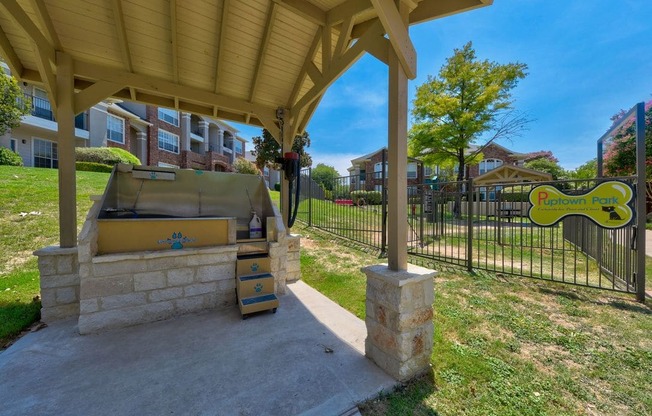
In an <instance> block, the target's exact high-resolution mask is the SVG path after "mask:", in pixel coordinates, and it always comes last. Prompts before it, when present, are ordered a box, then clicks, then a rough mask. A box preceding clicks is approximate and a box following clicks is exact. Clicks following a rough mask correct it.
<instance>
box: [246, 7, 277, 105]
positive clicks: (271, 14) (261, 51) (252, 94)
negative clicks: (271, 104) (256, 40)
mask: <svg viewBox="0 0 652 416" xmlns="http://www.w3.org/2000/svg"><path fill="white" fill-rule="evenodd" d="M276 11H277V7H276V3H274V2H272V3H270V4H269V9H268V10H267V21H266V22H265V32H264V34H263V39H262V40H261V41H260V46H259V47H258V58H257V59H256V68H255V69H254V77H253V79H252V81H251V89H250V91H249V101H252V102H253V101H254V99H255V98H256V92H257V91H256V90H257V89H258V82H259V81H260V74H261V72H262V68H263V67H264V64H265V55H266V54H267V46H268V45H269V39H270V38H271V37H272V29H273V28H274V21H275V19H276Z"/></svg>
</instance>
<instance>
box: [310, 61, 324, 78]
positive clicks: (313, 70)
mask: <svg viewBox="0 0 652 416" xmlns="http://www.w3.org/2000/svg"><path fill="white" fill-rule="evenodd" d="M306 73H307V74H308V76H309V77H310V79H311V80H312V82H313V83H317V82H320V81H321V80H322V79H323V78H324V76H323V75H322V73H321V71H320V70H319V68H317V65H315V63H314V62H312V61H310V62H308V66H306Z"/></svg>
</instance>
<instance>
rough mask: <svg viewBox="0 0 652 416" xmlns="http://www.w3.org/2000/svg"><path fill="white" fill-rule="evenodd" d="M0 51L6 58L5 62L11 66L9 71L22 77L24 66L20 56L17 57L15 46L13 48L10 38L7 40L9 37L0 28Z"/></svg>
mask: <svg viewBox="0 0 652 416" xmlns="http://www.w3.org/2000/svg"><path fill="white" fill-rule="evenodd" d="M0 51H1V52H2V56H3V57H4V58H5V62H7V65H9V69H11V73H12V74H14V75H15V76H18V77H20V76H22V74H23V64H22V62H20V59H19V58H18V55H16V51H15V50H14V48H13V46H11V43H10V42H9V38H7V35H6V34H5V32H4V30H2V28H0Z"/></svg>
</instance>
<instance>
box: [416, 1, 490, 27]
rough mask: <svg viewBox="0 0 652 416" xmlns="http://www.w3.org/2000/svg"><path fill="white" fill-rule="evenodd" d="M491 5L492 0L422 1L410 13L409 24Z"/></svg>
mask: <svg viewBox="0 0 652 416" xmlns="http://www.w3.org/2000/svg"><path fill="white" fill-rule="evenodd" d="M492 4H493V0H422V1H421V2H419V5H418V6H417V7H416V8H415V9H414V10H412V12H410V24H416V23H422V22H426V21H428V20H432V19H440V18H442V17H446V16H450V15H453V14H457V13H462V12H466V11H469V10H473V9H478V8H480V7H487V6H491V5H492Z"/></svg>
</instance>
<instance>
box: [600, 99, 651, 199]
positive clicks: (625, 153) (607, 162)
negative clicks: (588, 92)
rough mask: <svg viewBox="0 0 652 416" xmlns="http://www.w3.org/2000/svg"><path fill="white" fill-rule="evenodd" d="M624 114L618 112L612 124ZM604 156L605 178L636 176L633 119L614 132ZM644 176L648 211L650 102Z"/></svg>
mask: <svg viewBox="0 0 652 416" xmlns="http://www.w3.org/2000/svg"><path fill="white" fill-rule="evenodd" d="M624 114H625V112H624V111H622V110H621V111H620V112H619V113H617V114H616V115H614V116H613V117H612V120H614V123H617V122H619V121H620V118H621V117H622V116H623V115H624ZM605 148H606V152H605V154H604V159H603V160H604V164H603V166H604V174H605V176H630V175H636V123H634V120H633V118H632V119H630V120H627V121H626V122H625V124H623V126H622V127H621V128H620V129H619V130H617V131H616V133H615V134H614V136H613V138H612V139H611V140H610V141H609V142H608V143H606V146H605ZM645 176H646V178H647V186H646V189H645V193H646V200H647V205H648V211H650V207H651V205H652V181H650V179H649V178H652V100H650V101H648V102H647V103H645Z"/></svg>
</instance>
